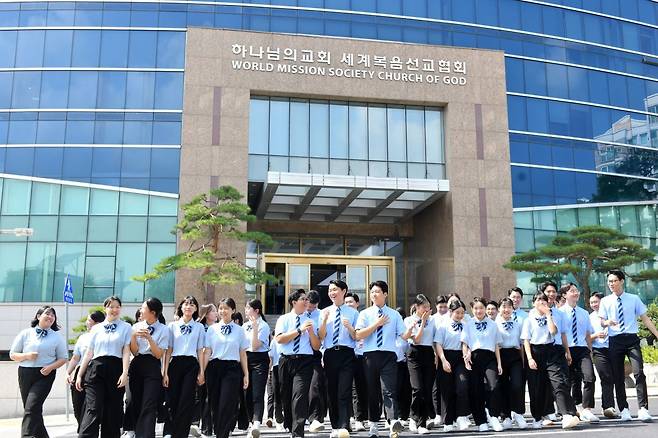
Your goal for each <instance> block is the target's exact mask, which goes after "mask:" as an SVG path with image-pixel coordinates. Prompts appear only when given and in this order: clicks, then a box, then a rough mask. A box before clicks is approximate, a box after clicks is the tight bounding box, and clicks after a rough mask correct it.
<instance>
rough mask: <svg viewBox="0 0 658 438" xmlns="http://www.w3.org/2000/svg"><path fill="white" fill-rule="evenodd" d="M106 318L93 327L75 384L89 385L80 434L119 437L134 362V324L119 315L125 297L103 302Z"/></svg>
mask: <svg viewBox="0 0 658 438" xmlns="http://www.w3.org/2000/svg"><path fill="white" fill-rule="evenodd" d="M103 307H104V308H105V321H103V322H102V323H101V324H96V325H95V326H94V327H93V328H92V329H91V332H90V333H91V335H92V336H91V339H90V341H89V347H87V352H86V353H85V357H84V359H83V360H82V364H81V365H80V371H78V377H77V378H76V379H75V387H76V389H77V390H78V391H82V388H83V386H84V389H85V405H84V406H85V409H84V414H83V415H82V423H81V424H80V427H79V435H78V438H97V437H98V431H99V428H100V429H102V431H103V432H102V435H103V437H118V436H119V432H120V429H121V421H120V418H121V417H122V415H123V394H124V392H125V386H126V384H127V383H128V367H129V364H130V336H131V333H132V328H131V326H130V324H128V323H127V322H125V321H122V320H121V319H119V317H120V316H121V300H120V299H119V297H116V296H111V297H108V298H106V299H105V302H104V303H103Z"/></svg>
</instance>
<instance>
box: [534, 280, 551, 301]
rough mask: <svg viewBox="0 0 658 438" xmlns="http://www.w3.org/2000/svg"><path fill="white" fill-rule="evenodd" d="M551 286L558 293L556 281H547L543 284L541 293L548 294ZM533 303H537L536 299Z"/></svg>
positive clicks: (540, 286) (540, 287)
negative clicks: (547, 289)
mask: <svg viewBox="0 0 658 438" xmlns="http://www.w3.org/2000/svg"><path fill="white" fill-rule="evenodd" d="M549 286H553V287H554V288H555V291H556V292H557V284H556V283H555V282H554V281H551V280H549V281H545V282H543V283H542V284H540V285H539V292H546V288H547V287H549ZM532 301H535V300H534V299H533V300H532Z"/></svg>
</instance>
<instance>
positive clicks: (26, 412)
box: [18, 367, 57, 438]
mask: <svg viewBox="0 0 658 438" xmlns="http://www.w3.org/2000/svg"><path fill="white" fill-rule="evenodd" d="M56 374H57V372H56V371H55V370H53V371H51V372H50V374H48V375H47V376H44V375H43V374H41V367H18V387H19V388H20V391H21V399H22V400H23V423H22V424H21V437H23V438H48V431H47V430H46V426H45V425H44V424H43V403H44V402H45V401H46V397H48V394H50V389H51V388H52V387H53V382H54V381H55V375H56Z"/></svg>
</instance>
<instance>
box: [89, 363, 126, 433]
mask: <svg viewBox="0 0 658 438" xmlns="http://www.w3.org/2000/svg"><path fill="white" fill-rule="evenodd" d="M122 372H123V364H122V361H121V359H120V358H118V357H115V356H102V357H97V358H96V359H93V360H92V361H91V362H89V366H88V367H87V371H86V372H85V375H84V388H85V410H84V415H83V416H82V424H80V427H79V433H78V437H79V438H98V429H99V427H100V431H101V434H100V436H101V438H118V437H119V435H120V434H121V424H122V422H123V393H124V392H125V391H124V388H117V381H118V380H119V377H120V376H121V373H122Z"/></svg>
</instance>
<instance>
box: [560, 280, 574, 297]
mask: <svg viewBox="0 0 658 438" xmlns="http://www.w3.org/2000/svg"><path fill="white" fill-rule="evenodd" d="M569 289H571V283H567V284H565V285H564V286H560V290H559V291H557V292H558V295H559V296H563V295H566V294H567V292H569Z"/></svg>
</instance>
